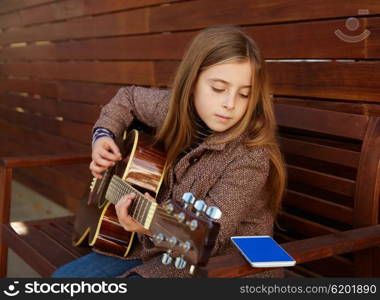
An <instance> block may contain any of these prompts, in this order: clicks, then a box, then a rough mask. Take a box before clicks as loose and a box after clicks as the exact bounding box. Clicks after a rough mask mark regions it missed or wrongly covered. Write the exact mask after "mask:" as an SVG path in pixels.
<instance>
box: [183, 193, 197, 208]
mask: <svg viewBox="0 0 380 300" xmlns="http://www.w3.org/2000/svg"><path fill="white" fill-rule="evenodd" d="M182 201H183V202H185V205H184V208H188V207H190V206H191V205H193V204H194V202H195V197H194V195H193V194H192V193H184V194H183V195H182Z"/></svg>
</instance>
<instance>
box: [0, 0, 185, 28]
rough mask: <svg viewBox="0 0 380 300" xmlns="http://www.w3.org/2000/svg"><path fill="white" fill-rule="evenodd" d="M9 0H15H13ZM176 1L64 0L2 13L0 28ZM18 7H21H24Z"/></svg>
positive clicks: (174, 0) (13, 0)
mask: <svg viewBox="0 0 380 300" xmlns="http://www.w3.org/2000/svg"><path fill="white" fill-rule="evenodd" d="M11 1H12V2H15V0H11ZM176 1H180V0H129V1H119V0H108V1H97V0H92V1H88V0H65V1H60V2H55V3H51V4H49V3H48V4H47V5H41V6H38V7H35V8H29V9H23V10H20V11H17V12H14V13H10V14H6V15H3V16H1V18H0V28H8V27H21V26H25V25H33V24H38V23H45V22H52V21H60V20H67V19H71V18H75V17H84V16H94V15H97V14H104V13H111V12H115V11H118V10H125V9H132V8H138V7H146V6H150V5H160V4H164V3H171V2H176ZM41 2H43V1H41ZM45 2H48V1H45ZM50 2H52V1H50ZM20 8H21V9H22V8H24V7H20Z"/></svg>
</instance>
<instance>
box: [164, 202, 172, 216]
mask: <svg viewBox="0 0 380 300" xmlns="http://www.w3.org/2000/svg"><path fill="white" fill-rule="evenodd" d="M164 209H165V211H166V212H167V213H168V214H171V213H172V212H173V210H174V205H173V204H172V203H166V204H164Z"/></svg>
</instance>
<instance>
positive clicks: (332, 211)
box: [283, 189, 354, 225]
mask: <svg viewBox="0 0 380 300" xmlns="http://www.w3.org/2000/svg"><path fill="white" fill-rule="evenodd" d="M283 202H284V204H286V205H287V206H293V207H296V208H297V209H300V210H303V211H307V212H310V213H313V214H317V215H319V216H322V217H325V218H330V219H332V220H335V221H339V222H342V223H346V224H352V223H353V215H354V211H353V209H352V208H350V207H347V206H344V205H340V204H337V203H334V202H331V201H326V200H323V199H320V198H317V197H313V196H310V195H307V194H303V193H299V192H295V191H292V190H289V189H288V190H287V192H286V196H285V198H284V200H283ZM285 224H286V223H285V221H284V225H285Z"/></svg>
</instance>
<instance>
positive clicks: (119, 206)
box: [115, 193, 136, 231]
mask: <svg viewBox="0 0 380 300" xmlns="http://www.w3.org/2000/svg"><path fill="white" fill-rule="evenodd" d="M135 197H136V194H135V193H129V194H127V195H124V196H123V197H121V199H120V200H119V201H118V202H117V203H116V205H115V210H116V215H117V217H118V219H119V222H120V224H121V225H122V226H123V227H124V229H125V230H128V231H133V229H134V228H135V227H136V226H135V225H136V222H135V221H134V220H133V218H132V217H131V216H130V215H129V213H128V208H129V206H130V205H131V203H132V200H133V199H134V198H135Z"/></svg>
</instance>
